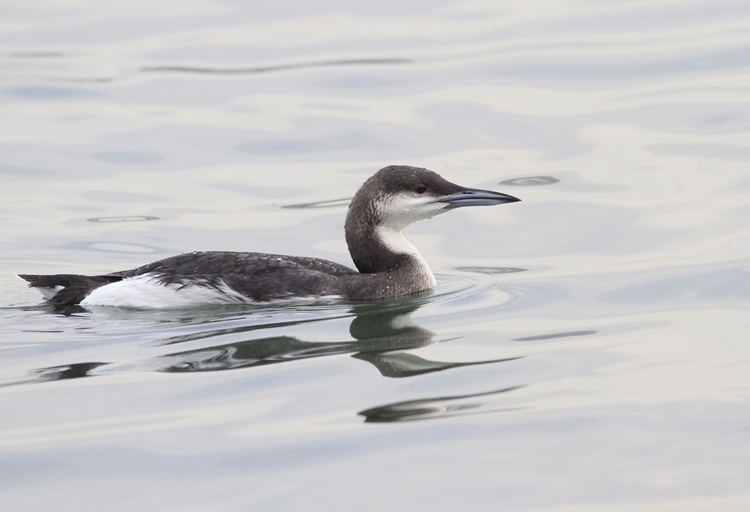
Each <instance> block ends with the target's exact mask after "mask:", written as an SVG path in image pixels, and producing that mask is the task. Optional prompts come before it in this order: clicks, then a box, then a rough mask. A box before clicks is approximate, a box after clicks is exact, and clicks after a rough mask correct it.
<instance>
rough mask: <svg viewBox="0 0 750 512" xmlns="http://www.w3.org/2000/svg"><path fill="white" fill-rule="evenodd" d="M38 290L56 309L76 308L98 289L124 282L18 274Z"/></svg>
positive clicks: (102, 277) (69, 276) (99, 277)
mask: <svg viewBox="0 0 750 512" xmlns="http://www.w3.org/2000/svg"><path fill="white" fill-rule="evenodd" d="M17 275H18V277H20V278H21V279H23V280H24V281H26V282H28V283H29V287H30V288H36V289H37V290H39V292H40V293H41V294H42V295H44V298H45V299H47V300H48V301H50V303H51V304H52V305H54V306H55V307H56V308H58V309H59V308H65V307H68V306H74V305H76V304H78V303H79V302H81V301H82V300H83V299H84V298H86V296H87V295H88V294H89V293H91V292H92V291H93V290H95V289H96V288H99V287H100V286H104V285H105V284H109V283H114V282H115V281H120V280H122V277H120V276H80V275H76V274H56V275H48V276H39V275H31V274H17Z"/></svg>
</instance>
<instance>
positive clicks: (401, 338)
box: [24, 299, 517, 382]
mask: <svg viewBox="0 0 750 512" xmlns="http://www.w3.org/2000/svg"><path fill="white" fill-rule="evenodd" d="M421 305H422V303H421V302H418V301H416V300H415V299H411V300H407V301H400V302H394V303H383V304H367V305H356V306H353V307H352V309H351V311H350V313H351V314H353V315H354V319H353V320H352V322H351V324H350V326H349V333H350V335H351V337H352V338H354V341H335V342H318V341H305V340H302V339H299V338H298V337H297V336H288V335H279V336H269V337H260V338H254V339H249V340H244V341H234V342H231V343H226V344H220V345H214V346H211V347H204V348H198V349H194V350H186V351H181V352H175V353H172V354H166V355H160V356H156V357H152V358H149V359H144V360H138V361H133V362H128V363H101V362H85V363H76V364H69V365H63V366H55V367H50V368H43V369H39V370H35V372H34V377H33V378H32V379H30V380H32V381H51V380H62V379H75V378H81V377H89V376H94V375H102V374H111V373H119V372H126V371H158V372H165V373H188V372H208V371H220V370H234V369H238V368H250V367H254V366H264V365H269V364H277V363H284V362H290V361H297V360H300V359H309V358H313V357H322V356H330V355H338V354H352V357H354V358H356V359H360V360H362V361H367V362H368V363H370V364H372V365H374V366H375V367H376V368H377V369H378V370H379V371H380V373H381V374H382V375H383V376H384V377H391V378H402V377H410V376H414V375H421V374H425V373H431V372H437V371H443V370H448V369H450V368H456V367H461V366H472V365H479V364H488V363H498V362H502V361H510V360H512V359H517V358H505V359H493V360H484V361H473V362H451V361H432V360H429V359H426V358H424V357H421V356H419V355H416V354H413V353H409V352H406V351H408V350H412V349H416V348H420V347H424V346H427V345H431V344H433V343H436V342H437V341H435V339H434V338H435V333H433V332H432V331H429V330H427V329H425V328H423V327H420V326H419V325H416V324H415V323H413V322H412V321H411V319H410V317H411V315H412V313H413V312H414V311H416V310H417V309H418V308H419V307H420V306H421ZM347 316H348V315H347ZM338 318H340V317H338ZM305 322H310V320H305V321H298V322H295V321H289V322H283V323H278V322H275V323H269V324H265V325H252V326H244V327H236V328H231V329H226V328H225V329H215V330H207V331H202V332H200V333H193V334H190V335H188V336H180V337H175V338H169V339H166V340H163V342H162V343H160V345H162V346H165V345H172V344H179V343H184V342H187V341H196V340H206V339H210V338H216V339H221V338H222V337H224V336H227V335H232V337H236V335H237V334H241V333H243V332H247V331H257V330H260V329H264V328H279V327H283V326H293V325H299V324H303V323H305ZM24 382H29V380H25V381H24Z"/></svg>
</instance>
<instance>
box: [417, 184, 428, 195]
mask: <svg viewBox="0 0 750 512" xmlns="http://www.w3.org/2000/svg"><path fill="white" fill-rule="evenodd" d="M414 192H416V193H417V194H424V193H425V192H427V187H425V186H424V185H417V187H416V188H415V189H414Z"/></svg>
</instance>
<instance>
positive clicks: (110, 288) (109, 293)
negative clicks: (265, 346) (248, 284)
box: [81, 274, 253, 309]
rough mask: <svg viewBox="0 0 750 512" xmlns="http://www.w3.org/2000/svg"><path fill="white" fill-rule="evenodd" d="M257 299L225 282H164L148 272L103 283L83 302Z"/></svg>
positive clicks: (175, 303)
mask: <svg viewBox="0 0 750 512" xmlns="http://www.w3.org/2000/svg"><path fill="white" fill-rule="evenodd" d="M251 302H253V301H252V300H250V299H249V298H248V297H245V296H244V295H242V294H240V293H237V292H236V291H234V290H232V289H230V288H229V287H228V286H226V285H225V284H224V283H220V285H219V286H218V287H209V286H200V285H182V284H174V283H173V284H166V285H165V284H161V283H159V280H158V278H157V276H155V275H153V274H144V275H141V276H136V277H131V278H129V279H123V280H122V281H117V282H115V283H110V284H107V285H104V286H101V287H99V288H97V289H95V290H94V291H92V292H91V293H90V294H89V295H88V296H87V297H86V298H85V299H83V300H82V301H81V306H116V307H125V308H158V309H161V308H184V307H190V306H199V305H205V304H243V303H251Z"/></svg>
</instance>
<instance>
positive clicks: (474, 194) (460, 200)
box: [437, 188, 520, 209]
mask: <svg viewBox="0 0 750 512" xmlns="http://www.w3.org/2000/svg"><path fill="white" fill-rule="evenodd" d="M517 201H520V199H518V198H517V197H513V196H509V195H508V194H501V193H500V192H493V191H491V190H481V189H478V188H465V189H463V190H462V191H461V192H458V193H456V194H452V195H450V196H445V197H442V198H440V199H438V200H437V202H438V203H447V205H446V207H445V208H446V209H452V208H460V207H462V206H492V205H495V204H504V203H515V202H517Z"/></svg>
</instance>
